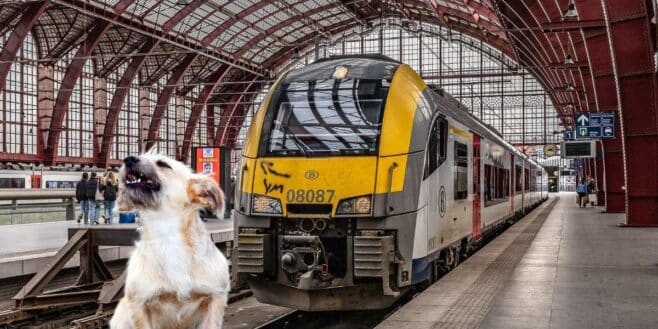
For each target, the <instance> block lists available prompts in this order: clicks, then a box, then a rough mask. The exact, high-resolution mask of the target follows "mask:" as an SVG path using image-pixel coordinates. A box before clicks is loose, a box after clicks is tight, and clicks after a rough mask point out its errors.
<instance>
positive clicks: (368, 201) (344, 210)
mask: <svg viewBox="0 0 658 329" xmlns="http://www.w3.org/2000/svg"><path fill="white" fill-rule="evenodd" d="M371 211H372V196H370V195H365V196H359V197H356V198H351V199H343V200H340V202H339V203H338V209H337V210H336V215H347V214H358V215H363V214H369V213H370V212H371Z"/></svg>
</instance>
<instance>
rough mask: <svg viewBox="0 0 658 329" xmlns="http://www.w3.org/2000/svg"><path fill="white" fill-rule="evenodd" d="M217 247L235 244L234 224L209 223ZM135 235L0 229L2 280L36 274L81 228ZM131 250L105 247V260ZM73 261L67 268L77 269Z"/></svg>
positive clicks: (68, 225) (55, 226)
mask: <svg viewBox="0 0 658 329" xmlns="http://www.w3.org/2000/svg"><path fill="white" fill-rule="evenodd" d="M206 226H207V228H208V231H209V232H210V234H211V237H212V239H213V241H214V242H215V243H221V242H227V241H232V240H233V220H232V219H228V220H221V221H218V220H210V221H208V222H207V223H206ZM88 227H91V228H96V229H103V230H122V231H125V232H128V231H134V230H135V229H136V228H137V224H100V225H84V224H79V223H77V222H75V221H60V222H47V223H36V224H19V225H0V241H2V243H1V244H0V279H3V278H10V277H15V276H21V275H27V274H33V273H36V272H37V271H38V270H39V269H40V268H41V267H43V266H45V265H46V264H47V263H48V261H49V260H50V259H51V257H52V256H54V255H55V254H56V253H57V251H58V250H59V249H60V248H61V247H62V246H63V245H64V244H65V243H66V241H68V237H69V231H70V230H74V229H81V228H88ZM131 250H132V247H119V246H102V247H101V248H100V254H101V257H102V258H103V260H105V261H106V262H107V261H113V260H119V259H125V258H128V256H129V254H130V251H131ZM78 265H79V264H78V257H73V259H71V261H70V262H69V263H67V264H66V266H65V268H69V267H76V266H78Z"/></svg>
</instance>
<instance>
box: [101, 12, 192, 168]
mask: <svg viewBox="0 0 658 329" xmlns="http://www.w3.org/2000/svg"><path fill="white" fill-rule="evenodd" d="M203 2H205V1H196V2H192V3H190V4H189V5H187V6H186V7H185V8H183V10H181V11H180V12H178V13H177V14H176V15H174V16H173V17H172V18H170V19H169V20H168V21H166V22H165V23H164V24H163V28H162V32H163V33H165V34H166V33H169V32H170V30H171V29H172V28H174V26H176V25H177V24H178V23H179V22H180V21H181V20H182V19H183V18H185V16H186V15H187V14H189V13H190V12H192V11H193V10H194V9H196V8H198V7H199V6H200V5H201V4H202V3H203ZM188 7H189V9H188ZM181 13H186V14H185V15H181ZM160 42H162V40H160V39H156V38H149V39H148V40H147V41H146V42H145V43H144V44H143V45H142V47H141V48H140V49H139V53H140V54H143V55H140V56H135V57H133V59H132V61H131V62H130V64H128V68H127V69H126V71H125V72H124V74H123V76H122V77H121V80H120V81H119V83H118V85H117V88H116V91H115V92H114V95H113V96H112V101H111V103H110V108H109V110H108V113H107V117H106V120H105V128H104V130H103V141H102V142H101V147H100V153H99V154H98V156H97V162H98V166H99V167H101V168H104V167H105V166H107V162H108V161H109V159H110V149H111V147H112V140H113V137H114V132H115V131H116V129H117V123H118V122H119V114H120V112H121V107H122V106H123V102H125V100H126V96H127V95H128V92H129V90H130V84H131V83H132V81H133V80H134V79H135V78H136V77H137V75H138V74H139V71H140V69H141V68H142V66H143V65H144V62H145V61H146V58H147V57H148V54H150V53H151V52H153V50H155V49H156V48H157V47H158V45H160Z"/></svg>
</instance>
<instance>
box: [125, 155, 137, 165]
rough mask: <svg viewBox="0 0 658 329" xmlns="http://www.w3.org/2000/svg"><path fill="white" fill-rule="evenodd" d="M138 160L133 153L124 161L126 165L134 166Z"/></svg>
mask: <svg viewBox="0 0 658 329" xmlns="http://www.w3.org/2000/svg"><path fill="white" fill-rule="evenodd" d="M138 162H139V158H137V157H134V156H132V155H131V156H129V157H127V158H125V159H123V163H125V164H126V167H128V168H132V167H134V166H135V165H136V164H137V163H138Z"/></svg>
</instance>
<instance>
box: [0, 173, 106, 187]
mask: <svg viewBox="0 0 658 329" xmlns="http://www.w3.org/2000/svg"><path fill="white" fill-rule="evenodd" d="M86 171H87V172H92V171H93V172H96V173H97V174H98V175H101V176H102V175H103V173H104V172H103V170H100V169H89V170H86ZM80 178H82V171H67V170H56V169H45V170H33V169H3V170H0V189H23V190H30V189H74V188H75V186H76V184H77V183H78V181H79V180H80Z"/></svg>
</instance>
